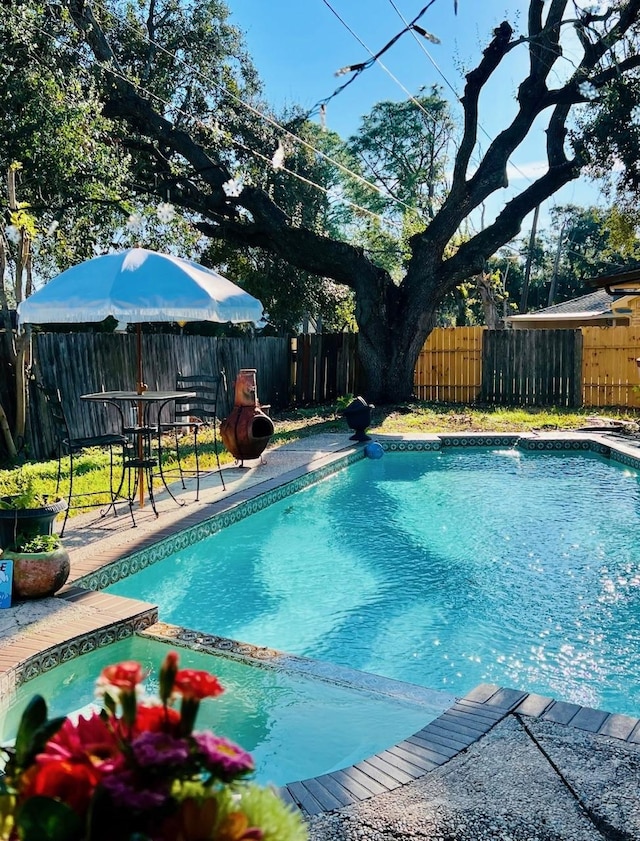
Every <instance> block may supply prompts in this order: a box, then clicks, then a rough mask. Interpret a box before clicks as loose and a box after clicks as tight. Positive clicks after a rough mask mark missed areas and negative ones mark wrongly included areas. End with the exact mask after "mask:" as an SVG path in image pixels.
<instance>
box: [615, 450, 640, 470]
mask: <svg viewBox="0 0 640 841" xmlns="http://www.w3.org/2000/svg"><path fill="white" fill-rule="evenodd" d="M610 458H611V460H612V461H617V462H620V464H626V465H627V466H628V467H633V468H635V469H636V470H640V458H638V457H637V456H632V455H630V454H629V453H623V452H621V451H620V450H616V449H614V448H611V455H610Z"/></svg>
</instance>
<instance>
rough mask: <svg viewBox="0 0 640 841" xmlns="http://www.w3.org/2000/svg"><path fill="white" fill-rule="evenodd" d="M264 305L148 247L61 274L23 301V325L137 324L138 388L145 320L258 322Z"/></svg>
mask: <svg viewBox="0 0 640 841" xmlns="http://www.w3.org/2000/svg"><path fill="white" fill-rule="evenodd" d="M262 310H263V307H262V304H261V303H260V301H259V300H258V299H257V298H254V297H252V296H251V295H249V294H248V292H245V291H244V290H243V289H241V288H240V287H239V286H236V285H235V284H234V283H232V282H231V281H230V280H227V278H225V277H223V276H222V275H221V274H218V273H217V272H215V271H213V270H212V269H207V268H205V267H204V266H201V265H199V264H198V263H194V262H192V261H191V260H185V259H184V258H182V257H174V256H173V255H172V254H161V253H159V252H157V251H149V250H147V249H146V248H130V249H128V250H127V251H121V252H118V253H115V254H105V255H103V256H101V257H94V258H93V259H92V260H87V261H86V262H84V263H79V264H78V265H76V266H72V267H71V268H69V269H67V270H66V271H64V272H62V274H59V275H57V276H56V277H54V278H53V279H52V280H50V281H49V283H47V284H46V286H44V287H43V288H42V289H39V290H38V291H37V292H35V293H34V294H33V295H31V296H30V297H29V298H27V299H26V300H25V301H22V302H21V303H20V304H19V305H18V328H19V329H21V328H22V327H23V326H24V325H25V324H73V323H81V322H88V321H89V322H93V321H95V322H98V321H103V320H104V319H105V318H107V316H113V318H115V319H117V320H118V322H119V324H120V325H121V326H122V324H123V323H124V324H135V325H136V328H137V330H136V332H137V390H138V393H139V394H141V393H142V391H143V390H144V379H143V376H142V338H141V335H142V334H141V328H140V325H141V324H142V323H143V322H146V321H149V322H172V321H175V322H183V321H216V322H221V323H227V322H232V323H234V324H239V323H243V322H252V323H257V322H258V321H260V319H261V318H262Z"/></svg>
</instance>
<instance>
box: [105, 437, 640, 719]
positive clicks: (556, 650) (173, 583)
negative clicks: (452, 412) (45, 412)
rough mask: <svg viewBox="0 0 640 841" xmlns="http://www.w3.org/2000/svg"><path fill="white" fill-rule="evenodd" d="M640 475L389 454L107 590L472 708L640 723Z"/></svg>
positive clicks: (584, 460) (501, 456)
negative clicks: (497, 698)
mask: <svg viewBox="0 0 640 841" xmlns="http://www.w3.org/2000/svg"><path fill="white" fill-rule="evenodd" d="M639 536H640V490H639V486H638V474H637V471H635V470H632V469H628V468H624V467H623V466H621V465H619V464H616V463H613V462H609V461H608V460H606V459H604V458H602V457H600V456H596V455H593V454H586V453H575V454H574V453H544V454H535V455H534V454H531V453H527V452H524V451H522V450H518V449H515V448H514V449H504V450H485V449H463V450H461V449H455V450H453V449H450V450H449V449H448V450H446V451H440V452H433V453H397V454H396V453H387V454H386V455H385V456H384V458H382V459H380V460H379V461H374V460H369V459H365V460H363V461H361V462H358V463H356V464H355V465H353V466H352V467H350V468H348V469H346V470H342V471H340V472H339V473H336V474H334V475H333V476H331V477H329V478H328V479H326V480H325V481H323V482H321V483H319V484H318V485H315V486H313V487H311V488H308V489H306V490H305V491H302V492H300V493H298V494H296V495H295V496H292V497H289V498H287V499H286V500H283V501H282V502H279V503H276V504H274V505H273V506H270V507H269V508H267V509H265V510H263V511H261V512H259V513H257V514H255V515H252V516H251V517H247V518H246V519H244V520H242V521H241V522H239V523H237V524H235V525H233V526H231V527H229V528H227V529H225V530H224V531H222V532H220V533H218V534H216V535H214V536H212V537H210V538H208V539H206V540H204V541H202V542H201V543H199V544H197V545H195V546H191V547H189V548H187V549H185V550H182V551H180V552H177V553H176V554H174V555H172V556H171V557H169V558H167V559H165V560H163V561H160V562H158V563H156V564H154V565H152V566H151V567H148V568H147V569H145V570H143V571H141V572H138V573H136V574H135V575H133V576H131V577H130V578H128V579H125V580H123V581H121V582H118V583H117V584H115V585H113V586H112V587H110V588H109V590H110V592H113V593H118V594H121V595H130V596H136V597H140V598H142V599H145V600H147V601H150V602H154V603H157V604H158V605H159V609H160V611H159V612H160V618H161V619H163V620H165V621H168V622H174V623H176V624H180V625H184V626H187V627H191V628H197V629H199V630H203V631H207V632H210V633H214V634H220V635H223V636H228V637H231V638H234V639H239V640H243V641H247V642H252V643H256V644H259V645H267V646H272V647H274V648H277V649H280V650H283V651H288V652H292V653H297V654H303V655H306V656H309V657H313V658H317V659H321V660H327V661H330V662H333V663H338V664H344V665H348V666H351V667H352V668H356V669H362V670H364V671H369V672H375V673H378V674H381V675H385V676H387V677H390V678H396V679H399V680H403V681H408V682H412V683H416V684H421V685H423V686H428V687H432V688H434V689H444V690H447V691H450V692H454V693H456V694H462V693H464V692H466V691H468V690H470V689H471V688H473V687H474V686H476V685H477V684H478V683H481V682H483V681H489V682H493V683H497V684H500V685H503V686H511V687H517V688H521V689H525V690H529V691H532V692H540V693H542V694H545V695H551V696H553V697H555V698H558V699H563V700H567V701H572V702H576V703H580V704H584V705H588V706H593V707H601V708H604V709H608V710H611V711H615V712H621V713H628V714H632V715H640V693H639V692H638V687H639V686H640V538H639Z"/></svg>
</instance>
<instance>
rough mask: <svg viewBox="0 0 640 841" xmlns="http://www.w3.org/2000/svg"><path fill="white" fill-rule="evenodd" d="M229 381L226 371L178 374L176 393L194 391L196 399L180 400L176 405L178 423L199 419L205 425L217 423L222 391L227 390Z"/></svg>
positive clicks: (186, 398)
mask: <svg viewBox="0 0 640 841" xmlns="http://www.w3.org/2000/svg"><path fill="white" fill-rule="evenodd" d="M226 386H227V380H226V376H225V372H224V371H220V373H219V374H192V375H188V376H187V375H184V374H181V373H178V376H177V378H176V391H192V392H195V395H196V396H195V397H185V398H184V399H178V400H177V401H176V404H175V418H176V421H179V420H182V419H186V420H188V419H189V418H198V419H199V420H200V421H202V422H203V423H211V422H215V420H216V418H217V413H218V400H219V398H220V390H221V388H224V389H225V390H226Z"/></svg>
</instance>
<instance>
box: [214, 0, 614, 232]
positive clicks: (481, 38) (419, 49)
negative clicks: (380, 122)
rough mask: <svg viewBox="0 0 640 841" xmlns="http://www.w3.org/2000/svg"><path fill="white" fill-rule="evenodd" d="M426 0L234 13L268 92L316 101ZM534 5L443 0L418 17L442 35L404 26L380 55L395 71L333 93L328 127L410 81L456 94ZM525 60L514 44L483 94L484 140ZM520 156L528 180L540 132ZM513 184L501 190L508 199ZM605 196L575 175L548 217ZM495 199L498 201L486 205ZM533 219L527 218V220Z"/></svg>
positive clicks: (260, 4)
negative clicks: (503, 30) (503, 27)
mask: <svg viewBox="0 0 640 841" xmlns="http://www.w3.org/2000/svg"><path fill="white" fill-rule="evenodd" d="M427 2H428V0H328V3H330V5H331V7H332V8H333V9H334V10H335V12H336V13H337V14H338V15H339V16H340V18H342V21H343V22H341V21H340V20H339V19H338V17H337V16H336V14H334V12H332V11H331V9H330V8H329V6H328V5H327V3H325V2H324V0H270V2H267V0H227V3H228V5H229V7H230V9H231V12H232V21H233V22H234V23H235V24H236V25H237V26H239V27H240V28H241V29H242V30H243V31H244V33H245V36H246V41H247V45H248V48H249V51H250V53H251V55H252V57H253V60H254V62H255V65H256V67H257V68H258V71H259V73H260V75H261V78H262V79H263V82H264V93H265V97H266V99H267V100H268V101H269V102H270V103H272V104H273V105H274V106H275V107H276V108H278V107H282V106H285V105H286V104H294V103H297V104H299V105H302V106H303V107H304V108H308V109H311V108H312V107H313V106H314V105H315V104H316V103H317V102H318V101H319V100H322V99H324V98H326V97H327V96H329V95H330V94H331V93H332V92H333V91H334V90H335V89H336V88H337V87H338V86H339V85H340V84H341V83H342V82H344V81H346V80H347V79H348V78H349V76H342V77H339V78H338V77H336V76H335V75H334V74H335V72H336V71H337V70H338V69H339V68H341V67H344V66H347V65H351V64H355V63H357V62H362V61H366V60H368V59H369V58H370V56H371V53H370V52H369V51H368V50H367V48H368V49H369V50H371V51H372V52H374V53H375V52H377V51H378V50H379V49H381V47H383V46H384V45H385V44H386V43H387V42H388V41H389V40H390V39H391V38H392V37H393V36H394V35H395V34H396V33H398V32H399V31H400V30H401V29H402V28H403V27H404V22H403V19H402V18H404V19H405V20H406V21H409V20H411V19H413V18H414V17H415V16H416V15H417V14H418V12H419V11H420V10H421V9H422V8H423V7H424V6H426V5H427ZM527 7H528V2H526V0H458V14H457V16H456V15H455V14H454V3H453V0H435V2H434V3H433V5H432V6H431V7H430V8H429V9H428V10H427V11H426V12H425V14H424V15H423V16H422V17H421V18H420V21H419V23H420V25H421V26H422V27H424V29H426V30H428V31H429V32H430V33H432V34H433V35H435V36H437V37H438V38H439V39H440V42H441V43H440V44H432V43H429V42H427V41H426V40H424V39H422V38H420V37H419V36H417V37H414V36H413V34H412V33H406V34H404V35H403V36H402V38H401V39H400V40H399V41H398V42H397V43H396V44H395V45H394V46H393V47H392V48H391V49H390V50H388V51H387V52H386V53H385V54H384V56H382V59H381V60H382V62H383V63H384V64H385V66H386V68H387V71H388V72H387V71H385V70H384V69H383V68H382V67H381V66H380V65H379V64H377V63H376V64H374V65H373V66H372V67H370V68H369V69H367V70H365V71H364V72H363V73H361V74H360V76H359V77H358V78H357V79H356V80H355V81H354V82H353V83H352V84H351V85H350V86H349V87H348V88H346V89H345V90H344V91H343V92H342V93H340V94H339V95H338V96H336V97H335V98H334V99H332V100H331V102H329V104H328V106H327V113H326V122H327V127H328V128H330V129H333V130H335V131H337V132H338V133H340V134H341V135H342V136H344V137H346V136H348V135H349V134H352V133H354V132H355V131H356V130H357V126H358V120H359V118H360V116H361V115H363V114H366V113H367V112H368V111H369V110H370V109H371V107H372V106H373V105H374V104H375V103H376V102H379V101H381V100H385V99H387V100H400V99H406V98H407V93H406V91H405V90H403V87H402V86H404V88H406V90H408V91H409V92H410V93H411V94H416V93H418V92H419V90H420V88H421V86H425V87H426V88H430V87H431V86H432V85H434V84H436V85H440V86H441V87H442V92H443V95H444V96H445V97H446V98H447V99H449V100H450V101H453V100H454V93H453V90H455V91H456V92H457V93H458V94H461V93H462V90H463V86H464V72H466V71H467V70H469V69H471V68H473V67H475V66H476V64H477V62H478V61H479V59H480V57H481V52H482V49H483V48H484V47H485V46H486V45H487V44H488V43H489V41H490V38H491V32H492V29H493V28H494V27H495V26H496V25H497V24H499V23H500V22H501V21H502V20H505V19H507V20H509V22H510V23H511V24H512V25H513V26H514V28H515V29H516V31H518V28H519V27H520V26H524V25H525V24H526V17H527V14H526V10H527ZM347 27H348V28H347ZM349 29H351V30H352V31H349ZM358 39H359V40H360V41H362V42H363V43H364V45H365V46H362V44H361V43H359V40H358ZM523 62H524V63H523ZM526 66H527V65H526V56H525V55H524V52H522V53H521V54H520V56H516V55H515V54H514V58H513V60H512V61H510V62H509V64H508V65H507V66H506V67H505V69H504V70H503V71H500V75H499V84H495V85H494V86H493V87H492V88H490V89H488V90H487V94H486V96H485V97H484V99H483V100H482V101H481V118H480V123H481V127H482V131H481V132H480V140H481V145H482V147H483V148H486V146H487V145H488V143H489V136H491V137H493V136H494V134H495V133H496V132H497V131H499V130H500V129H501V128H503V127H504V125H505V120H506V119H507V118H508V116H509V113H510V109H512V108H513V100H514V95H515V91H516V87H517V85H518V83H519V82H520V81H521V79H522V73H523V71H524V72H526ZM392 76H394V77H395V80H394V78H392ZM452 88H453V90H452ZM452 110H453V113H454V115H456V116H458V117H461V114H462V111H461V108H460V107H459V106H456V104H455V102H454V103H453V106H452ZM512 160H513V163H514V164H515V165H516V167H517V170H516V169H514V170H512V171H511V173H510V178H511V179H512V181H513V185H514V187H518V186H522V183H523V182H522V178H523V173H524V174H525V175H527V174H529V173H530V172H535V171H536V167H538V166H539V164H540V162H541V161H543V160H544V136H543V134H542V132H537V133H536V135H535V136H534V137H532V138H531V139H530V140H528V141H526V142H525V144H523V146H522V147H521V148H520V149H518V150H517V151H516V153H515V154H514V157H513V159H512ZM518 170H520V172H518ZM511 192H512V191H511V190H509V189H508V190H505V191H503V192H502V195H501V196H500V203H503V202H504V201H506V200H507V198H508V197H509V194H510V193H511ZM598 202H599V197H598V191H597V190H596V189H594V187H593V186H592V185H590V183H589V182H588V181H586V179H584V180H582V181H581V182H576V183H574V184H571V185H569V186H568V187H565V188H564V190H563V191H561V192H560V193H558V194H557V195H556V196H555V197H554V198H552V199H551V200H550V201H549V202H547V203H545V206H544V207H543V208H542V213H541V221H540V224H541V226H544V225H545V224H546V225H548V210H549V207H551V206H553V205H554V204H556V205H557V204H567V203H575V204H589V203H592V204H597V203H598ZM497 206H498V205H497V203H495V202H494V203H493V205H492V206H490V207H489V208H488V215H491V211H492V207H493V208H497ZM487 221H489V220H488V219H487ZM528 223H529V220H525V225H524V227H525V228H526V227H527V224H528Z"/></svg>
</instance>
